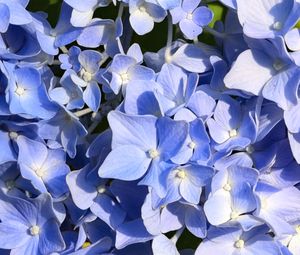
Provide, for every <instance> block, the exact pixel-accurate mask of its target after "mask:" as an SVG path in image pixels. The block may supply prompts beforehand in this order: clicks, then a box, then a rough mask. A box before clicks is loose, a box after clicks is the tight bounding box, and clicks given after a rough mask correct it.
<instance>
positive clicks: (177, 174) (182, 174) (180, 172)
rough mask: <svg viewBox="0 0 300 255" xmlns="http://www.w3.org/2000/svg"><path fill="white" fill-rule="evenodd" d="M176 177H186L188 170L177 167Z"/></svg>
mask: <svg viewBox="0 0 300 255" xmlns="http://www.w3.org/2000/svg"><path fill="white" fill-rule="evenodd" d="M176 177H178V178H180V179H184V178H185V177H186V172H185V171H184V169H177V173H176Z"/></svg>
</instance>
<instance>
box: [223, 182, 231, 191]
mask: <svg viewBox="0 0 300 255" xmlns="http://www.w3.org/2000/svg"><path fill="white" fill-rule="evenodd" d="M223 189H224V190H226V191H230V190H231V185H230V184H229V183H226V184H225V185H224V186H223Z"/></svg>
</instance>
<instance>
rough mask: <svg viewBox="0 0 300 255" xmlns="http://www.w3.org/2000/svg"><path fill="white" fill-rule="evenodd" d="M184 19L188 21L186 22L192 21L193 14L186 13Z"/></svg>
mask: <svg viewBox="0 0 300 255" xmlns="http://www.w3.org/2000/svg"><path fill="white" fill-rule="evenodd" d="M186 18H187V19H188V20H192V19H193V13H191V12H190V13H188V14H187V15H186Z"/></svg>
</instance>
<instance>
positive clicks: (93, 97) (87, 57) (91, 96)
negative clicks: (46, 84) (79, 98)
mask: <svg viewBox="0 0 300 255" xmlns="http://www.w3.org/2000/svg"><path fill="white" fill-rule="evenodd" d="M102 59H103V56H102V55H101V54H100V53H99V52H97V51H93V50H85V51H82V52H80V53H79V55H78V61H79V63H80V64H81V69H80V71H79V75H76V74H72V73H71V79H72V80H73V82H74V83H75V84H77V85H78V86H80V87H82V88H84V91H83V100H84V102H85V103H86V104H87V105H88V107H90V108H91V109H92V110H93V111H94V112H97V111H98V109H99V107H100V103H101V91H100V88H99V85H98V82H97V75H98V72H99V68H100V64H101V60H102Z"/></svg>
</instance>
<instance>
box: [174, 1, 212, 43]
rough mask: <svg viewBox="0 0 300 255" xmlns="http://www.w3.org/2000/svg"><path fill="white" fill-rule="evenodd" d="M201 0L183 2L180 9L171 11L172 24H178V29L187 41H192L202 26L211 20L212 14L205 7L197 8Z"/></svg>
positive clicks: (201, 29) (199, 32) (200, 31)
mask: <svg viewBox="0 0 300 255" xmlns="http://www.w3.org/2000/svg"><path fill="white" fill-rule="evenodd" d="M200 2H201V0H196V1H195V0H183V1H182V6H181V7H176V8H174V9H172V10H171V11H170V12H171V15H172V18H173V24H177V23H179V27H180V29H181V31H182V32H183V34H184V35H185V36H186V37H187V38H188V39H194V38H196V37H197V36H198V35H200V34H201V33H202V31H203V28H202V27H204V26H207V25H208V24H209V23H210V22H211V21H212V19H213V12H212V11H211V10H210V9H209V8H207V7H205V6H200V7H198V6H199V4H200Z"/></svg>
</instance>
